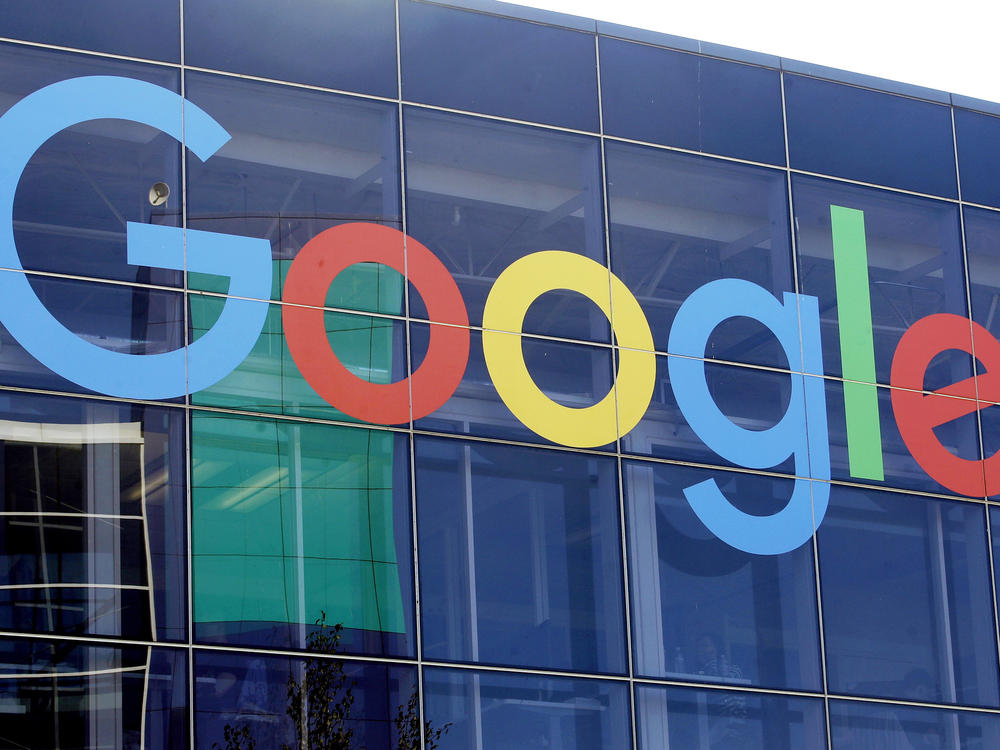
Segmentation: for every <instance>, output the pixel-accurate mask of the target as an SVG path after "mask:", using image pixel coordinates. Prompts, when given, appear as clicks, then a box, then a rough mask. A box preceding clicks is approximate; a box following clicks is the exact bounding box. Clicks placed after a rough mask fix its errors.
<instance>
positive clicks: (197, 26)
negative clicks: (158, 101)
mask: <svg viewBox="0 0 1000 750" xmlns="http://www.w3.org/2000/svg"><path fill="white" fill-rule="evenodd" d="M184 49H185V53H186V55H185V62H186V63H187V64H188V65H197V66H198V67H202V68H215V69H217V70H227V71H232V72H233V73H247V74H249V75H254V76H260V77H262V78H274V79H278V80H282V81H292V82H295V83H308V84H311V85H313V86H323V87H325V88H333V89H343V90H345V91H358V92H361V93H364V94H375V95H377V96H389V97H394V96H396V75H397V73H396V11H395V7H394V3H393V2H392V0H306V1H305V2H299V3H296V4H295V5H294V6H290V5H286V4H279V3H273V2H269V0H250V2H242V3H240V5H239V7H238V8H237V7H235V6H233V5H232V4H231V3H228V2H225V1H224V0H198V2H194V3H186V4H185V6H184ZM246 111H247V110H244V112H246ZM289 124H291V123H289Z"/></svg>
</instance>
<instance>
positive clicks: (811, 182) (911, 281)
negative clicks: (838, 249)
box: [792, 176, 972, 390]
mask: <svg viewBox="0 0 1000 750" xmlns="http://www.w3.org/2000/svg"><path fill="white" fill-rule="evenodd" d="M792 199H793V203H794V206H795V227H796V234H797V237H798V244H797V252H798V256H799V266H798V273H799V289H800V291H801V293H802V294H808V295H811V296H814V297H817V298H819V314H820V331H821V339H822V346H823V367H824V370H825V372H826V374H828V375H836V376H840V375H842V374H843V373H842V370H841V356H840V353H841V337H845V339H846V341H847V342H848V343H849V344H851V343H852V342H853V341H854V340H855V339H856V338H857V337H858V335H859V333H858V332H855V331H841V330H840V329H839V324H838V314H839V313H838V304H839V303H841V302H842V301H843V300H840V299H838V291H837V285H836V278H835V272H836V268H835V265H834V244H833V230H832V226H831V212H830V207H831V206H841V207H844V208H849V209H854V210H858V211H862V212H863V214H864V229H865V246H866V251H867V257H868V270H867V273H868V290H867V291H868V295H869V299H870V300H871V317H872V326H873V340H874V358H875V376H876V381H877V382H879V383H884V384H888V383H889V373H890V370H891V368H892V360H893V356H894V354H895V351H896V345H897V344H898V343H899V340H900V338H902V336H903V333H904V332H905V331H906V330H907V329H908V328H909V327H910V326H912V325H913V324H914V323H915V322H917V321H918V320H919V319H920V318H923V317H925V316H927V315H931V314H933V313H953V314H955V315H962V316H964V315H966V299H965V269H964V263H963V261H962V238H961V230H960V227H959V218H958V209H957V207H956V206H955V204H952V203H946V202H944V201H935V200H930V199H927V198H917V197H913V196H908V195H901V194H899V193H892V192H888V191H883V190H873V189H871V188H862V187H856V186H854V185H847V184H844V183H838V182H832V181H828V180H820V179H816V178H812V177H801V176H794V177H793V179H792ZM857 293H858V290H856V289H848V290H846V297H847V299H846V303H847V304H856V303H855V302H854V300H856V299H857V297H856V295H857ZM842 294H844V291H843V290H842ZM966 343H968V342H966ZM971 374H972V370H971V362H970V357H969V356H968V355H967V354H965V353H962V352H959V351H956V350H952V351H951V352H950V353H947V354H944V355H942V356H940V357H938V358H937V359H935V360H934V362H933V363H932V366H931V367H930V368H928V370H927V373H926V377H925V378H924V387H925V388H927V389H930V390H936V389H938V388H941V387H944V386H946V385H951V384H952V383H955V382H957V381H959V380H962V379H963V378H966V377H968V376H969V375H971Z"/></svg>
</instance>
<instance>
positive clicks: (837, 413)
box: [826, 380, 982, 496]
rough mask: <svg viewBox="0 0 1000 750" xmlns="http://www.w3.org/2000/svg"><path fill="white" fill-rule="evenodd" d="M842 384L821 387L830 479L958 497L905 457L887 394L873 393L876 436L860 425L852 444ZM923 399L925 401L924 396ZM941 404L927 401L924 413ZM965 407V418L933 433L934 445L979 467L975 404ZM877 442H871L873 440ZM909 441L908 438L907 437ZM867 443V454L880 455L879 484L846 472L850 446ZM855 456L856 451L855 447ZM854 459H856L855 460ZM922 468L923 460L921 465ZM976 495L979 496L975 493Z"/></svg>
mask: <svg viewBox="0 0 1000 750" xmlns="http://www.w3.org/2000/svg"><path fill="white" fill-rule="evenodd" d="M844 387H845V386H844V383H843V382H842V381H840V380H827V381H826V418H827V426H828V429H829V431H830V432H829V434H830V469H831V476H832V477H833V478H834V479H843V480H845V481H848V482H864V483H866V484H868V483H871V484H882V483H884V484H885V485H886V486H888V487H899V488H902V489H908V490H917V491H919V492H934V493H941V494H946V495H954V494H958V493H956V491H955V490H952V489H949V488H947V487H945V486H944V485H942V484H940V483H938V481H937V480H936V479H934V477H932V476H931V475H930V474H928V473H927V470H926V469H924V468H923V466H921V465H920V464H919V463H918V462H917V460H916V459H915V458H914V457H913V454H912V453H910V450H909V448H907V447H906V444H905V443H904V442H903V437H902V435H901V434H900V431H899V424H898V423H897V422H896V419H895V416H894V414H895V412H894V411H893V407H892V389H890V388H885V387H882V386H879V387H878V388H877V389H876V392H875V401H876V413H875V414H873V415H870V416H872V417H874V419H873V421H872V422H871V425H870V426H872V427H874V428H876V429H877V430H878V432H877V434H875V435H874V436H873V435H871V434H870V433H867V434H865V432H864V431H863V430H862V429H861V428H859V427H858V424H861V425H862V426H863V427H864V430H867V429H868V427H867V426H865V423H864V422H859V423H857V424H855V427H854V429H855V432H854V434H853V438H852V436H851V434H850V433H849V432H848V427H847V419H846V416H845V414H846V412H845V403H846V400H845V396H844ZM925 398H927V397H926V396H925ZM941 398H946V397H944V396H937V397H931V399H930V402H931V403H930V404H928V407H930V406H933V403H934V401H936V400H938V399H941ZM966 401H967V402H968V403H969V406H970V413H969V414H967V415H965V416H964V417H960V418H958V419H954V420H952V421H950V422H945V423H943V424H941V425H938V426H937V427H935V428H934V430H933V434H934V439H935V440H937V441H938V442H940V443H941V444H942V445H944V446H945V449H946V450H947V451H948V452H949V453H951V454H952V455H955V456H958V457H960V458H963V459H965V460H967V461H979V459H980V449H979V423H978V420H977V419H976V412H975V409H974V408H972V406H973V404H975V402H974V401H971V400H968V399H967V400H966ZM873 438H876V439H873ZM911 438H912V435H911ZM852 439H853V440H855V441H858V440H866V441H867V448H866V450H867V451H879V452H880V453H881V461H882V469H883V476H884V479H883V480H881V481H880V480H878V479H876V478H873V477H872V476H870V475H868V474H866V473H862V472H860V471H857V470H856V471H855V473H852V471H851V456H850V454H849V449H850V448H851V441H852ZM855 450H857V448H856V446H855ZM856 458H857V455H856V454H855V459H856ZM925 462H926V460H925ZM971 470H972V471H975V472H981V469H980V467H979V466H976V465H973V466H972V469H971ZM979 495H980V496H981V495H982V491H981V490H980V492H979Z"/></svg>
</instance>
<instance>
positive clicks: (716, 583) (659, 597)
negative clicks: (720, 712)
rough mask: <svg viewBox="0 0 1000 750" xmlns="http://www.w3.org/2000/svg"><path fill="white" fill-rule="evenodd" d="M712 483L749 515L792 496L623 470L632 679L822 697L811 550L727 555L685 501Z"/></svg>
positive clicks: (661, 470)
mask: <svg viewBox="0 0 1000 750" xmlns="http://www.w3.org/2000/svg"><path fill="white" fill-rule="evenodd" d="M707 479H715V481H716V482H717V483H718V484H719V486H720V488H721V489H722V491H723V492H724V493H725V495H726V497H727V498H731V500H732V502H733V503H734V504H738V505H739V506H740V508H741V510H744V511H745V512H747V513H754V514H769V513H774V512H777V511H778V510H780V509H781V507H782V506H783V504H784V503H785V502H787V499H788V497H789V496H790V495H791V492H792V481H791V480H789V479H778V478H773V477H760V476H754V475H751V474H735V473H730V472H723V471H704V470H699V469H690V468H686V467H681V466H667V465H663V464H652V465H650V464H646V463H639V462H628V463H627V464H625V466H624V480H625V494H626V508H627V512H628V516H627V526H628V549H629V586H630V588H631V595H632V600H631V601H632V607H631V614H632V629H633V634H632V649H633V653H634V655H635V669H636V672H637V673H638V674H640V675H644V676H649V677H660V678H664V679H668V680H685V681H689V680H691V681H697V682H720V683H724V684H731V685H766V686H768V687H783V688H790V689H797V690H803V689H805V690H818V689H820V687H821V686H822V679H821V672H820V660H819V625H818V621H817V609H816V587H815V577H814V576H815V574H814V568H813V554H812V545H809V544H806V545H803V546H801V547H799V548H798V549H796V550H794V551H792V552H789V553H787V554H784V555H778V556H772V555H753V554H748V553H746V552H742V551H740V550H737V549H734V548H732V547H730V546H729V545H727V544H726V543H725V542H723V541H722V540H720V539H718V538H716V537H715V536H714V535H713V534H712V533H711V532H710V531H709V530H708V529H707V528H705V526H704V525H703V524H702V523H701V521H700V520H698V517H697V516H696V515H695V514H694V511H692V510H691V507H690V506H689V505H688V503H687V501H686V500H685V499H684V494H683V491H684V489H685V488H687V487H690V486H692V485H695V484H698V483H699V482H703V481H705V480H707ZM692 746H696V745H692Z"/></svg>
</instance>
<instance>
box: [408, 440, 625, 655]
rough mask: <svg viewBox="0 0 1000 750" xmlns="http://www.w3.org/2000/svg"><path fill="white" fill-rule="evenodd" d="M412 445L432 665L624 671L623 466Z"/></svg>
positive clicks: (446, 444)
mask: <svg viewBox="0 0 1000 750" xmlns="http://www.w3.org/2000/svg"><path fill="white" fill-rule="evenodd" d="M414 447H415V450H416V492H417V513H418V521H419V526H418V528H419V546H420V590H421V596H422V599H421V601H422V602H423V608H422V616H423V620H422V633H423V655H424V658H425V659H447V660H457V661H475V662H480V663H487V664H504V665H511V666H519V667H536V668H548V669H567V670H578V671H587V672H619V673H620V672H622V671H624V669H625V626H624V621H623V601H622V600H623V592H622V570H621V544H620V536H619V515H618V502H617V494H618V493H617V486H618V478H617V469H616V464H615V462H614V460H612V459H605V458H596V457H593V456H588V455H585V454H578V453H563V452H559V451H551V450H542V449H532V448H523V447H518V446H510V445H491V444H488V443H472V442H468V443H467V442H462V441H458V440H448V439H433V438H417V439H416V443H415V446H414Z"/></svg>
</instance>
